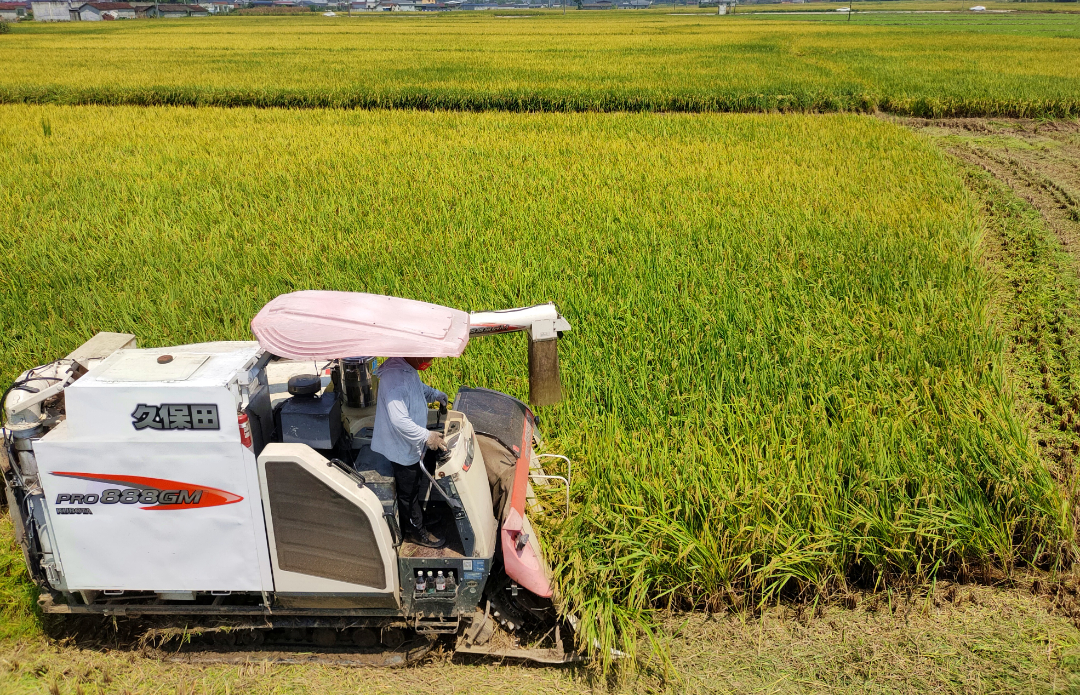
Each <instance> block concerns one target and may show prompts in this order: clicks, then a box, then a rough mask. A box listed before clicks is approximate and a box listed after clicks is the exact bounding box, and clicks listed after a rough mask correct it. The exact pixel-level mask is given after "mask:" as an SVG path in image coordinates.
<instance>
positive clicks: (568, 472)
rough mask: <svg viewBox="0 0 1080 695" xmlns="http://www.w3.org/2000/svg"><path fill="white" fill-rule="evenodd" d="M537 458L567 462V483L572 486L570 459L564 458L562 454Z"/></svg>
mask: <svg viewBox="0 0 1080 695" xmlns="http://www.w3.org/2000/svg"><path fill="white" fill-rule="evenodd" d="M536 458H538V459H562V460H563V461H566V481H567V482H566V484H567V485H568V486H569V485H570V459H568V458H567V457H565V456H562V455H561V454H537V455H536Z"/></svg>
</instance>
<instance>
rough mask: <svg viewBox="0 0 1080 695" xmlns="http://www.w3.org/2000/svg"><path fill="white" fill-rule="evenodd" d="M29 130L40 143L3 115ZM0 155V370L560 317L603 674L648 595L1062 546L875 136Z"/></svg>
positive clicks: (494, 135) (592, 617)
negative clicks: (308, 313)
mask: <svg viewBox="0 0 1080 695" xmlns="http://www.w3.org/2000/svg"><path fill="white" fill-rule="evenodd" d="M42 119H47V120H48V121H49V122H50V123H51V125H52V135H51V137H45V136H44V135H43V134H40V133H36V132H35V133H28V132H26V131H25V129H24V128H22V126H21V124H24V123H35V122H38V121H40V120H42ZM148 124H152V127H148ZM133 133H134V134H136V136H135V137H133V136H132V134H133ZM0 156H2V157H3V166H0V229H4V230H5V233H4V235H3V236H2V237H0V287H2V291H0V316H2V317H3V323H4V331H3V332H2V333H0V375H2V376H3V377H4V378H7V379H10V378H13V377H14V376H15V375H16V374H17V372H18V371H19V370H20V369H23V368H26V367H28V366H31V365H35V364H39V363H42V362H44V361H47V360H51V359H55V358H56V357H58V356H62V355H64V354H66V353H67V352H68V351H70V350H71V349H73V348H74V347H75V346H77V345H78V344H79V343H81V342H82V341H83V340H85V339H87V338H88V337H90V336H91V335H93V333H94V332H96V331H99V330H113V331H127V332H132V333H135V334H137V335H138V337H139V339H140V342H141V343H142V344H143V345H151V346H152V345H167V344H177V343H185V342H195V341H204V340H214V339H249V338H250V332H249V329H248V322H249V320H250V318H251V317H252V316H253V315H254V314H255V313H256V312H257V311H258V309H259V308H260V307H261V306H262V305H263V304H264V303H265V302H266V301H268V300H270V299H271V298H273V297H274V296H276V295H278V294H280V293H283V292H289V291H292V290H298V289H305V288H325V289H339V290H357V291H369V292H378V293H385V294H393V295H398V296H404V297H412V298H416V299H422V300H428V301H433V302H438V303H442V304H446V305H449V306H455V307H460V308H462V309H467V310H474V311H475V310H483V309H493V308H504V307H510V306H522V305H528V304H531V303H536V302H545V301H554V302H556V303H557V304H558V306H559V307H560V310H561V311H562V312H563V313H564V314H565V315H566V316H567V317H568V318H569V319H570V321H571V323H572V324H573V327H574V328H573V331H572V332H571V333H570V334H568V336H567V338H566V339H564V340H563V341H562V343H561V344H560V353H561V361H562V366H563V378H564V385H565V392H566V398H565V399H564V401H563V402H562V403H560V404H559V405H557V406H553V407H550V408H544V409H542V412H541V413H540V415H541V418H542V426H543V430H544V433H545V435H546V437H547V438H548V446H549V447H550V449H551V450H553V451H558V452H560V453H565V454H567V455H569V456H570V457H571V458H572V459H573V460H574V461H575V466H574V477H573V481H572V482H573V487H572V493H573V500H574V513H573V515H572V516H571V518H570V519H569V520H567V521H565V522H560V521H558V520H554V519H547V520H546V521H545V522H544V529H543V530H544V533H543V538H544V542H545V543H546V545H547V548H548V551H549V553H550V555H551V558H552V559H553V562H554V564H555V566H556V572H557V575H558V581H559V585H560V587H561V591H562V594H563V596H564V597H565V599H566V602H567V605H568V607H569V608H570V609H571V610H573V611H575V612H576V613H577V614H578V615H580V616H581V633H582V637H583V644H585V645H588V646H591V647H596V646H599V647H601V648H600V649H599V650H598V654H599V655H600V656H601V659H602V660H603V659H606V658H608V655H609V654H610V652H608V651H606V650H605V649H604V648H606V647H614V646H619V647H620V648H623V649H624V650H626V651H628V652H630V653H631V654H633V653H635V644H636V639H637V638H638V637H639V635H640V634H641V633H640V632H639V630H642V629H645V630H647V629H648V626H649V625H650V619H649V614H650V611H652V610H653V609H654V608H655V607H656V606H663V605H668V604H670V605H676V606H708V607H717V606H722V605H728V604H735V605H741V606H747V607H753V606H759V605H762V604H764V603H766V602H769V601H772V600H775V599H777V598H779V597H782V596H799V595H802V596H804V597H808V596H815V595H816V596H827V595H828V594H829V593H831V592H834V591H838V590H846V589H848V588H851V587H853V586H857V587H867V588H873V587H875V586H876V587H882V586H887V587H893V586H900V585H904V584H906V583H907V584H910V583H911V582H919V581H925V580H929V579H931V578H934V577H939V576H945V575H949V574H951V573H955V572H961V571H963V570H965V569H966V570H968V571H971V570H973V569H974V570H978V569H980V568H997V569H999V570H1005V571H1010V570H1011V569H1012V568H1013V567H1014V566H1016V565H1018V564H1019V565H1023V564H1028V563H1039V564H1040V565H1042V566H1055V565H1059V564H1061V563H1063V562H1066V561H1068V560H1069V558H1070V557H1071V553H1072V548H1073V545H1072V538H1073V531H1074V529H1073V527H1072V513H1071V508H1070V500H1069V499H1067V497H1066V495H1065V494H1064V493H1063V492H1062V490H1061V489H1059V487H1058V486H1056V485H1055V483H1054V481H1053V479H1052V478H1051V475H1050V474H1049V472H1048V470H1047V468H1046V466H1045V464H1044V463H1043V462H1042V461H1041V460H1040V458H1039V456H1038V454H1037V452H1036V451H1035V448H1034V446H1033V444H1032V442H1030V441H1029V440H1028V437H1027V434H1026V432H1027V430H1026V427H1025V426H1024V424H1023V423H1022V422H1021V421H1019V420H1018V419H1017V418H1016V416H1015V415H1014V412H1013V411H1014V407H1013V397H1012V395H1011V392H1010V390H1009V388H1008V386H1007V384H1006V382H1005V377H1004V373H1003V370H1002V366H1001V360H1002V340H1001V337H1000V336H999V335H998V334H997V333H996V332H995V331H994V329H993V327H992V324H991V322H990V320H989V319H988V306H989V305H988V302H989V300H990V294H991V293H990V291H989V287H988V280H987V278H986V276H985V274H984V272H983V270H982V267H981V265H980V263H979V260H978V256H979V253H980V250H979V244H980V229H981V227H980V223H979V218H978V213H977V209H976V207H975V205H974V204H973V201H972V200H971V199H970V198H969V196H968V194H967V193H966V191H965V188H964V187H963V185H962V182H961V181H960V180H959V179H958V177H957V176H956V175H955V173H954V171H953V169H952V167H951V166H950V165H949V163H948V162H947V161H945V159H944V157H943V155H942V154H940V152H939V151H938V150H936V149H935V148H934V147H933V146H932V145H931V144H929V143H928V142H927V141H925V140H923V139H920V138H918V137H917V136H915V135H914V134H912V133H910V132H908V131H906V130H904V129H902V128H900V127H897V126H894V125H892V124H889V123H885V122H882V121H879V120H876V119H865V118H859V117H854V116H838V115H833V116H799V115H791V116H779V115H678V114H665V115H656V114H531V115H520V114H503V113H482V114H467V113H446V112H443V113H424V112H416V111H355V112H350V111H314V110H313V111H284V110H271V111H267V110H258V109H209V108H207V109H177V108H135V107H111V108H107V107H89V106H87V107H55V106H52V107H41V106H4V107H0ZM519 338H520V336H518V337H514V336H506V337H502V338H486V339H477V340H476V341H474V342H473V343H471V344H470V346H469V348H468V350H466V353H465V355H464V356H463V357H461V358H459V359H455V360H443V361H440V362H438V363H437V364H436V366H435V367H433V369H432V372H431V374H432V378H433V379H434V382H435V384H436V385H437V386H438V387H439V388H441V389H443V390H445V391H447V392H448V393H453V392H454V390H455V389H456V388H457V387H458V386H460V385H462V384H467V385H470V386H484V387H491V388H496V389H500V390H503V391H506V392H509V393H511V394H514V395H517V396H519V397H524V396H525V395H526V392H527V378H526V375H527V369H526V365H525V354H526V351H525V349H524V348H525V345H524V342H523V339H519Z"/></svg>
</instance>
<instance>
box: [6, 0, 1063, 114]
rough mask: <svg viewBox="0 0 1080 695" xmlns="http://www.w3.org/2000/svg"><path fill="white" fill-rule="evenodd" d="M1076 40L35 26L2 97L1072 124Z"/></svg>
mask: <svg viewBox="0 0 1080 695" xmlns="http://www.w3.org/2000/svg"><path fill="white" fill-rule="evenodd" d="M890 4H892V5H895V6H897V7H900V6H902V4H901V3H899V2H897V3H890ZM1014 4H1015V3H1014ZM949 7H950V8H953V9H955V8H954V7H953V6H951V5H949ZM391 15H393V16H391ZM405 15H414V16H405ZM1078 30H1080V14H1054V15H1050V14H1027V13H1025V14H1016V15H1011V14H1010V15H964V14H959V15H936V14H935V15H927V14H908V15H897V14H881V15H872V14H865V15H860V16H859V18H858V19H857V20H856V21H847V20H846V18H845V17H843V16H838V15H836V13H833V15H832V16H829V15H828V13H818V14H816V15H790V14H788V16H781V15H780V14H777V13H772V14H768V13H766V14H760V15H757V14H747V15H739V14H737V15H735V16H725V17H721V16H715V15H704V14H703V15H691V16H669V14H667V13H666V12H660V11H649V12H640V13H639V12H606V13H593V12H576V11H575V12H569V13H567V14H566V15H565V16H564V15H563V14H561V13H559V12H546V11H545V12H541V13H535V14H531V15H516V16H515V18H513V19H511V18H509V17H503V16H499V15H498V14H495V13H489V12H454V13H428V12H421V13H368V14H366V15H365V16H362V17H348V16H337V17H323V16H321V15H319V14H312V13H306V15H305V16H298V17H238V16H230V17H215V18H194V19H190V20H175V21H168V22H164V21H162V22H151V21H130V22H96V23H71V24H64V23H61V24H43V23H31V24H27V25H26V26H25V27H23V28H22V29H20V31H19V32H17V34H16V35H13V36H12V37H10V38H9V39H7V40H5V44H4V61H5V70H4V71H2V73H0V102H5V103H56V104H102V105H120V104H131V105H159V106H161V105H173V106H256V107H275V108H324V107H326V108H415V109H426V110H443V109H452V110H462V111H488V110H499V111H522V112H528V111H686V112H707V111H730V112H757V111H764V112H771V111H781V112H787V111H795V112H830V111H847V112H851V111H855V112H873V111H875V110H882V111H890V112H894V113H898V114H906V115H914V116H930V117H945V116H1015V117H1025V118H1026V117H1055V118H1065V117H1076V116H1078V115H1080V97H1078V96H1077V95H1078V94H1080V61H1077V60H1076V54H1077V47H1078V45H1077V41H1078V40H1080V39H1078V34H1077V32H1078Z"/></svg>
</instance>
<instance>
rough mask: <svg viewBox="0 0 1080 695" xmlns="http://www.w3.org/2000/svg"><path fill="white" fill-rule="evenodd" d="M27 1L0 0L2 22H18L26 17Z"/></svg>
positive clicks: (0, 19) (0, 18) (0, 20)
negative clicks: (9, 0)
mask: <svg viewBox="0 0 1080 695" xmlns="http://www.w3.org/2000/svg"><path fill="white" fill-rule="evenodd" d="M26 10H27V6H26V3H25V2H0V22H17V21H19V20H20V19H23V18H24V17H26Z"/></svg>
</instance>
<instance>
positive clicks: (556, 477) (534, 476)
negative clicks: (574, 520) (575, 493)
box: [529, 473, 570, 517]
mask: <svg viewBox="0 0 1080 695" xmlns="http://www.w3.org/2000/svg"><path fill="white" fill-rule="evenodd" d="M529 479H530V480H561V481H562V482H563V485H565V486H566V516H568V517H569V516H570V481H569V480H567V479H566V478H564V477H562V476H561V475H540V474H539V473H530V474H529Z"/></svg>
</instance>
